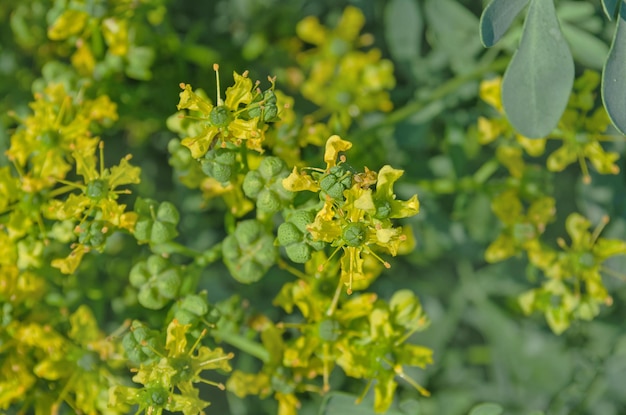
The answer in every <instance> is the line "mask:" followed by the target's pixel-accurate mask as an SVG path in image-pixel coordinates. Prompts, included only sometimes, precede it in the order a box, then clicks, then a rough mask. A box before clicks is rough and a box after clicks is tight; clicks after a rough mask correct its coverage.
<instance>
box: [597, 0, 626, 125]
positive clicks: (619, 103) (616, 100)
mask: <svg viewBox="0 0 626 415" xmlns="http://www.w3.org/2000/svg"><path fill="white" fill-rule="evenodd" d="M621 10H622V11H623V10H626V9H625V8H622V9H621ZM625 71H626V13H623V12H620V15H619V19H618V20H617V28H616V29H615V35H614V37H613V43H612V44H611V50H610V51H609V56H608V58H607V60H606V64H605V65H604V71H603V72H602V101H603V102H604V107H605V108H606V111H607V113H608V114H609V118H610V119H611V121H612V122H613V125H615V127H616V128H617V129H618V130H619V131H620V132H621V133H622V134H624V133H625V132H626V76H624V73H625Z"/></svg>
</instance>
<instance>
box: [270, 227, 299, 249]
mask: <svg viewBox="0 0 626 415" xmlns="http://www.w3.org/2000/svg"><path fill="white" fill-rule="evenodd" d="M276 237H277V240H278V243H279V244H280V245H281V246H287V245H290V244H293V243H295V242H300V241H302V237H303V235H302V232H301V231H300V230H299V229H298V227H297V226H296V225H295V224H294V223H292V222H284V223H281V225H280V226H279V227H278V231H277V235H276Z"/></svg>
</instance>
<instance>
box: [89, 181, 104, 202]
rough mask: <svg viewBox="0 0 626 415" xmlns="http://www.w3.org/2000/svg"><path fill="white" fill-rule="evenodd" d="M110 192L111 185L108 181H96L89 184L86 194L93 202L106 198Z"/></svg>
mask: <svg viewBox="0 0 626 415" xmlns="http://www.w3.org/2000/svg"><path fill="white" fill-rule="evenodd" d="M108 192H109V184H108V183H107V181H106V180H103V179H95V180H92V181H90V182H89V183H87V189H86V190H85V194H87V197H88V198H90V199H93V200H100V199H102V198H104V197H105V196H106V195H107V193H108Z"/></svg>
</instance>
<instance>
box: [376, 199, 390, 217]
mask: <svg viewBox="0 0 626 415" xmlns="http://www.w3.org/2000/svg"><path fill="white" fill-rule="evenodd" d="M389 215H391V204H390V203H389V202H388V201H386V200H382V201H380V202H377V203H376V213H375V214H374V217H375V218H376V219H387V218H388V217H389Z"/></svg>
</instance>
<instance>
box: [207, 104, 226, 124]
mask: <svg viewBox="0 0 626 415" xmlns="http://www.w3.org/2000/svg"><path fill="white" fill-rule="evenodd" d="M231 120H232V115H231V113H230V111H229V110H228V108H226V107H225V106H224V105H220V106H217V107H213V109H212V110H211V113H210V114H209V121H211V124H213V125H214V126H216V127H220V128H225V127H228V124H230V122H231Z"/></svg>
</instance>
